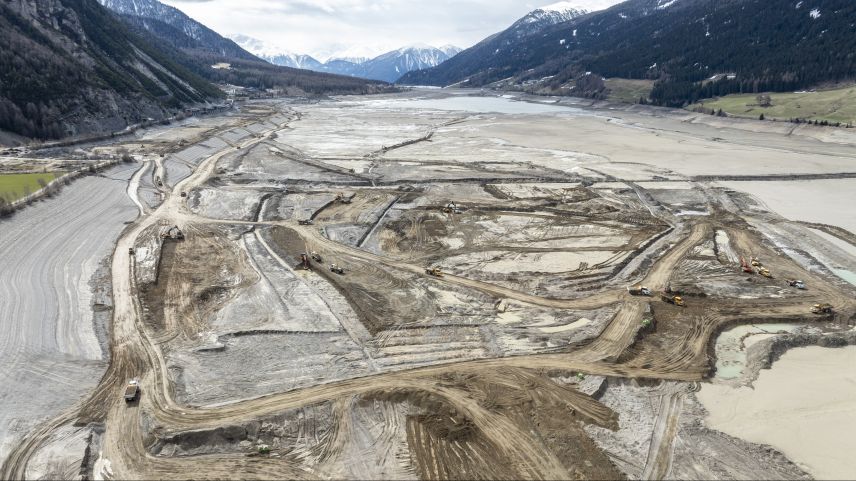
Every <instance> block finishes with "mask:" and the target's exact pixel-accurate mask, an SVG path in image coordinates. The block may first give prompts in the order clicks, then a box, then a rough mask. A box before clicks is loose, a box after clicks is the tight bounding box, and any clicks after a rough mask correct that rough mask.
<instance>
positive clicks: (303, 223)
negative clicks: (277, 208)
mask: <svg viewBox="0 0 856 481" xmlns="http://www.w3.org/2000/svg"><path fill="white" fill-rule="evenodd" d="M297 223H298V224H299V225H312V224H314V222H312V219H302V220H299V221H297Z"/></svg>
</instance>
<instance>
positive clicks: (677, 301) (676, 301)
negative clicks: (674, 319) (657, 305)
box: [660, 292, 684, 307]
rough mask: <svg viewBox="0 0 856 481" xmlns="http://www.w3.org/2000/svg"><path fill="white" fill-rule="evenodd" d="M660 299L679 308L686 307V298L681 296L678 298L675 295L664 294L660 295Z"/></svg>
mask: <svg viewBox="0 0 856 481" xmlns="http://www.w3.org/2000/svg"><path fill="white" fill-rule="evenodd" d="M660 299H661V300H662V301H663V302H666V303H669V304H673V305H675V306H678V307H684V298H683V297H681V296H676V295H674V294H669V293H668V292H664V293H662V294H660Z"/></svg>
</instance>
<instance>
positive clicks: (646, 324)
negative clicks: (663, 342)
mask: <svg viewBox="0 0 856 481" xmlns="http://www.w3.org/2000/svg"><path fill="white" fill-rule="evenodd" d="M653 323H654V322H653V321H652V320H651V319H642V328H643V329H646V328H648V327H650V326H651V324H653Z"/></svg>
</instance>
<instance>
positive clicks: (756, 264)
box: [752, 257, 763, 267]
mask: <svg viewBox="0 0 856 481" xmlns="http://www.w3.org/2000/svg"><path fill="white" fill-rule="evenodd" d="M762 265H763V264H761V261H759V260H758V258H757V257H753V258H752V267H761V266H762Z"/></svg>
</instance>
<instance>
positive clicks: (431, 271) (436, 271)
mask: <svg viewBox="0 0 856 481" xmlns="http://www.w3.org/2000/svg"><path fill="white" fill-rule="evenodd" d="M425 273H426V274H428V275H429V276H434V277H443V271H442V270H440V268H439V267H429V268H427V269H425Z"/></svg>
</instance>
